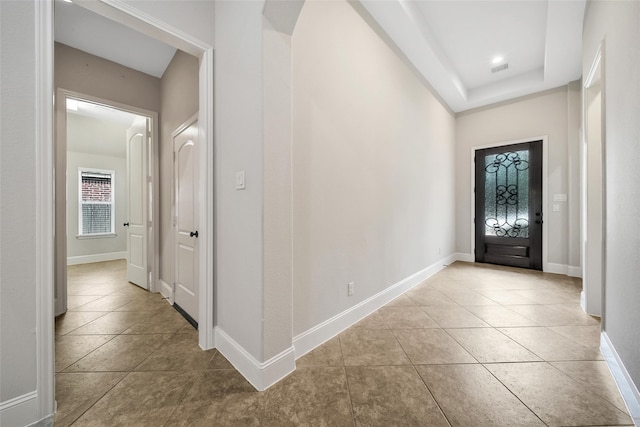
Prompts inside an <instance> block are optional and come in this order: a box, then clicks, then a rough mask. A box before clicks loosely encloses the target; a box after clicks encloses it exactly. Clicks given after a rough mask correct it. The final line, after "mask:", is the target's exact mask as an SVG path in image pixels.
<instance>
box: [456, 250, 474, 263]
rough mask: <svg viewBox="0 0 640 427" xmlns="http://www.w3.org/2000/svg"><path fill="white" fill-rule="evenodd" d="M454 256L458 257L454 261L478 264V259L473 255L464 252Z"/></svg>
mask: <svg viewBox="0 0 640 427" xmlns="http://www.w3.org/2000/svg"><path fill="white" fill-rule="evenodd" d="M454 255H455V257H456V259H455V260H454V261H464V262H476V257H475V256H473V254H465V253H462V252H457V253H456V254H454Z"/></svg>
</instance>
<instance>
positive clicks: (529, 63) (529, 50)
mask: <svg viewBox="0 0 640 427" xmlns="http://www.w3.org/2000/svg"><path fill="white" fill-rule="evenodd" d="M585 4H586V0H571V1H566V0H498V1H495V0H493V1H491V0H470V1H469V0H467V1H465V0H359V6H358V7H357V9H359V10H361V11H362V10H364V11H365V13H366V14H367V15H368V16H369V17H370V18H372V19H373V21H375V25H374V26H376V27H378V28H377V29H378V30H381V31H383V32H384V34H385V36H386V38H389V39H390V40H391V41H392V43H393V44H394V45H395V46H394V48H395V49H396V50H397V51H398V53H399V54H400V55H401V56H402V57H404V58H406V59H407V60H408V61H409V63H410V64H411V66H412V67H413V68H414V69H415V70H416V71H417V72H418V73H419V74H421V75H422V76H423V77H424V79H425V80H426V81H427V82H428V83H429V84H430V85H431V87H432V88H433V89H434V90H435V91H436V92H437V93H438V95H439V97H440V98H441V99H442V100H443V101H444V102H445V103H446V104H447V105H448V106H449V107H450V108H451V110H452V111H454V112H461V111H465V110H468V109H471V108H476V107H481V106H485V105H489V104H493V103H496V102H500V101H505V100H509V99H513V98H516V97H519V96H524V95H528V94H531V93H535V92H540V91H543V90H547V89H551V88H555V87H559V86H562V85H565V84H567V83H569V82H571V81H574V80H577V79H579V78H580V76H581V74H582V59H581V52H582V23H583V18H584V11H585ZM55 36H56V40H57V41H59V42H61V43H64V44H67V45H69V46H72V47H75V48H77V49H80V50H83V51H86V52H89V53H92V54H94V55H97V56H100V57H103V58H106V59H109V60H111V61H114V62H117V63H120V64H122V65H125V66H128V67H130V68H133V69H136V70H139V71H142V72H145V73H147V74H151V75H153V76H156V77H161V76H162V74H163V73H164V70H165V69H166V67H167V65H168V64H169V62H170V60H171V58H172V57H173V54H174V53H175V49H174V48H172V47H169V46H167V45H165V44H163V43H161V42H158V41H156V40H154V39H151V38H149V37H147V36H145V35H143V34H141V33H139V32H136V31H134V30H132V29H130V28H128V27H125V26H122V25H119V24H116V23H114V22H113V21H110V20H108V19H106V18H103V17H101V16H99V15H97V14H95V13H93V12H90V11H88V10H86V9H85V8H83V7H80V6H78V5H76V4H73V3H67V2H64V1H62V0H56V25H55ZM496 56H501V57H503V58H504V60H503V61H501V62H499V63H497V64H493V63H492V60H493V59H494V58H495V57H496ZM505 64H507V66H506V67H505ZM496 66H502V67H501V68H504V69H503V70H502V71H499V72H495V73H493V72H492V70H491V69H492V67H496Z"/></svg>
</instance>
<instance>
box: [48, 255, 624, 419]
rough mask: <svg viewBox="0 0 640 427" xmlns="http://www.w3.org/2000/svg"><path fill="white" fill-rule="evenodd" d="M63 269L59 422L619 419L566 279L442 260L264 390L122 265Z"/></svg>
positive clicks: (591, 327) (591, 324)
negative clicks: (130, 278) (206, 346)
mask: <svg viewBox="0 0 640 427" xmlns="http://www.w3.org/2000/svg"><path fill="white" fill-rule="evenodd" d="M68 276H69V284H68V293H69V297H68V299H69V311H68V312H67V313H66V314H65V315H64V316H62V317H60V318H58V319H57V320H56V372H57V374H56V399H57V403H58V412H57V414H56V419H55V425H56V426H67V425H74V426H117V425H121V426H154V427H155V426H192V425H193V426H331V427H333V426H355V425H358V426H450V425H451V426H465V427H466V426H474V427H475V426H545V425H546V426H604V425H608V426H612V425H632V421H631V419H630V418H629V416H628V415H627V411H626V409H625V405H624V402H623V400H622V399H621V397H620V394H619V392H618V390H617V388H616V386H615V384H614V382H613V380H612V378H611V375H610V373H609V371H608V368H607V366H606V365H605V362H604V361H603V359H602V356H601V354H600V352H599V349H598V348H599V331H600V327H599V322H598V320H597V319H594V318H592V317H590V316H587V315H585V314H584V313H583V312H582V311H581V310H580V307H579V306H578V301H579V292H580V282H579V281H577V280H574V279H571V278H567V277H564V276H557V275H550V274H542V273H538V272H529V271H518V270H516V269H510V268H502V267H494V266H487V265H474V264H468V263H460V262H458V263H454V264H452V265H451V266H449V267H447V268H446V269H444V270H443V271H441V272H440V273H438V274H437V275H435V276H433V277H432V278H430V279H429V280H427V281H425V282H424V283H422V284H420V285H419V286H417V287H416V288H414V289H413V290H411V291H409V292H407V293H406V294H405V295H403V296H401V297H399V298H397V299H396V300H394V301H393V302H391V303H390V304H388V305H387V306H385V307H383V308H381V309H380V310H378V311H377V312H375V313H373V314H372V315H371V316H369V317H367V318H366V319H364V320H362V321H361V322H360V323H358V324H356V325H354V326H353V327H351V328H350V329H348V330H347V331H345V332H344V333H342V334H341V335H340V336H338V337H336V338H334V339H332V340H330V341H328V342H327V343H326V344H324V345H322V346H321V347H319V348H317V349H316V350H314V351H312V352H311V353H309V354H307V355H305V356H303V357H301V358H300V359H298V361H297V368H298V369H297V370H296V371H295V372H294V373H293V374H291V375H290V376H288V377H287V378H285V379H284V380H282V381H281V382H279V383H278V384H276V385H275V386H273V387H272V388H270V389H269V390H267V391H266V392H262V393H258V392H256V391H254V389H253V388H252V387H251V385H250V384H249V383H247V382H246V381H245V380H244V379H243V377H242V376H241V375H240V374H239V373H238V372H237V371H236V370H234V369H233V367H232V366H231V365H230V364H229V362H228V361H227V360H226V359H225V358H224V357H223V356H222V355H221V354H220V353H218V352H217V351H216V350H210V351H202V350H200V349H199V347H198V346H197V335H196V331H195V330H194V329H193V328H192V327H191V326H190V325H189V324H188V323H187V322H186V321H185V320H184V319H183V318H182V317H181V316H180V315H179V314H178V313H177V312H175V311H174V310H173V308H171V307H170V306H169V305H168V304H167V303H166V302H165V301H164V300H163V299H162V298H161V297H160V295H158V294H150V293H148V292H146V291H143V290H141V289H139V288H137V287H136V286H135V285H131V284H129V283H128V282H127V281H126V279H125V265H124V263H123V262H121V261H114V262H105V263H98V264H89V265H81V266H73V267H70V268H69V273H68Z"/></svg>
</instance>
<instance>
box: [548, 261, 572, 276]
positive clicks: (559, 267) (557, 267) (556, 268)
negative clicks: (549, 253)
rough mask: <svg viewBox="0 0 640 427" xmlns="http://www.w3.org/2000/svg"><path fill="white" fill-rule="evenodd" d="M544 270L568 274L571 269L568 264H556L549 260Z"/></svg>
mask: <svg viewBox="0 0 640 427" xmlns="http://www.w3.org/2000/svg"><path fill="white" fill-rule="evenodd" d="M543 271H544V272H545V273H555V274H564V275H565V276H566V275H567V273H568V271H569V269H568V267H567V265H566V264H556V263H553V262H548V263H547V265H546V266H545V268H544V269H543Z"/></svg>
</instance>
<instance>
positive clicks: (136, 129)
mask: <svg viewBox="0 0 640 427" xmlns="http://www.w3.org/2000/svg"><path fill="white" fill-rule="evenodd" d="M147 120H148V119H144V118H142V117H139V118H137V119H136V121H135V122H134V124H133V126H131V127H130V128H129V129H128V130H127V214H128V215H127V219H126V222H125V223H124V225H125V226H126V229H127V252H128V257H127V279H128V280H129V282H131V283H134V284H136V285H138V286H140V287H142V288H144V289H148V288H149V284H148V280H147V197H148V195H147V185H146V183H147V176H148V174H147V161H146V159H147V153H148V140H149V138H148V133H147V129H148V127H147Z"/></svg>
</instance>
